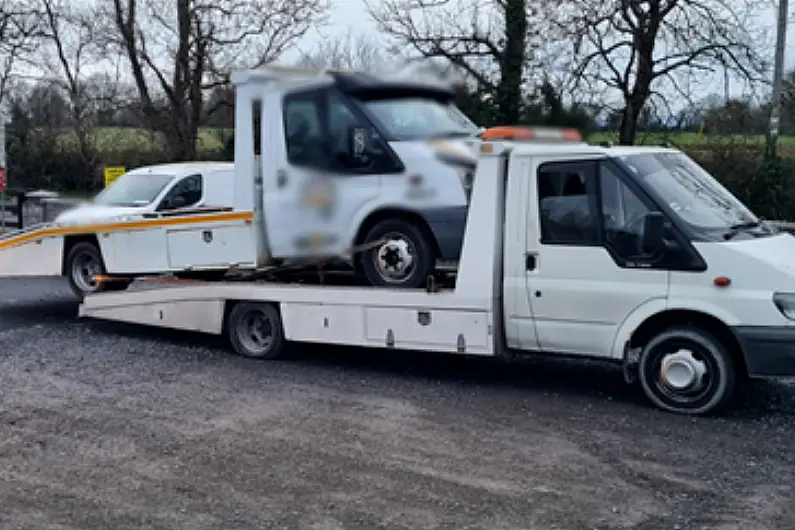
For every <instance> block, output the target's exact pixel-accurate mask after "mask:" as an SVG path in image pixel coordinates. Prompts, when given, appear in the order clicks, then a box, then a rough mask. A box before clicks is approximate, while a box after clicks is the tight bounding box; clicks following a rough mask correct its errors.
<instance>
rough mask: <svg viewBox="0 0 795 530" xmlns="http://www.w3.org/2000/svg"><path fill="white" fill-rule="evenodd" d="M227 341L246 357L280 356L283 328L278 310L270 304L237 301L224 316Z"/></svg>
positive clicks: (264, 357)
mask: <svg viewBox="0 0 795 530" xmlns="http://www.w3.org/2000/svg"><path fill="white" fill-rule="evenodd" d="M226 330H227V334H228V336H229V342H231V343H232V347H233V348H234V349H235V351H236V352H237V353H238V354H239V355H242V356H243V357H248V358H250V359H268V360H271V359H277V358H279V357H281V356H283V355H284V350H285V347H284V330H283V329H282V319H281V315H280V314H279V310H278V309H277V308H276V307H275V306H273V305H272V304H265V303H250V302H240V303H238V304H235V306H234V307H233V308H232V310H231V311H230V312H229V315H228V316H227V319H226Z"/></svg>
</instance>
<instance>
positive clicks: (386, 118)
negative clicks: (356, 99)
mask: <svg viewBox="0 0 795 530" xmlns="http://www.w3.org/2000/svg"><path fill="white" fill-rule="evenodd" d="M362 103H363V104H364V107H365V108H366V109H367V110H368V111H369V112H371V113H372V114H373V115H374V116H375V117H376V119H377V120H378V121H379V122H380V123H381V124H383V126H384V128H385V131H384V132H386V133H387V134H389V135H390V136H392V137H394V138H396V139H397V140H398V141H408V140H427V139H429V138H434V137H439V136H444V137H448V138H452V137H467V136H474V135H476V134H478V132H479V129H478V126H477V125H475V124H474V123H473V122H472V120H470V119H469V118H468V117H467V116H466V114H464V113H463V112H461V110H460V109H459V108H458V107H456V106H455V105H454V104H453V103H452V102H441V101H438V100H436V99H433V98H430V97H400V98H378V99H367V100H366V101H363V102H362Z"/></svg>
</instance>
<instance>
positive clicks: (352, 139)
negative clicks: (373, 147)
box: [348, 125, 368, 158]
mask: <svg viewBox="0 0 795 530" xmlns="http://www.w3.org/2000/svg"><path fill="white" fill-rule="evenodd" d="M367 144H368V142H367V129H365V128H364V127H356V126H355V125H351V126H350V127H348V153H349V154H350V155H351V156H352V157H353V158H361V157H363V156H364V155H365V153H366V152H367Z"/></svg>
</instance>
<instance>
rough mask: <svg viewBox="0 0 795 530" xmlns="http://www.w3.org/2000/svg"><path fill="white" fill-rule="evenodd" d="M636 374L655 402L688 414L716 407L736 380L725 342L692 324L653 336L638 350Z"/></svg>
mask: <svg viewBox="0 0 795 530" xmlns="http://www.w3.org/2000/svg"><path fill="white" fill-rule="evenodd" d="M638 376H639V380H640V384H641V387H642V388H643V391H644V392H645V394H646V396H647V397H648V398H649V399H650V400H651V401H652V402H653V403H654V404H655V405H657V406H658V407H660V408H661V409H664V410H667V411H670V412H676V413H680V414H691V415H696V414H707V413H710V412H715V411H717V410H719V409H720V408H721V407H722V406H723V405H725V404H726V402H728V401H729V399H730V398H731V396H732V393H733V392H734V387H735V382H736V373H735V369H734V363H733V362H732V359H731V356H730V355H729V352H728V350H727V348H726V346H725V345H724V344H723V343H722V342H721V341H719V340H718V339H716V338H715V337H714V336H713V335H712V334H710V333H708V332H706V331H704V330H703V329H700V328H697V327H692V326H675V327H671V328H668V329H665V330H663V331H662V332H661V333H659V334H657V335H656V336H654V337H652V339H651V340H650V341H649V342H648V344H646V346H645V347H644V348H643V351H642V352H641V355H640V363H639V366H638Z"/></svg>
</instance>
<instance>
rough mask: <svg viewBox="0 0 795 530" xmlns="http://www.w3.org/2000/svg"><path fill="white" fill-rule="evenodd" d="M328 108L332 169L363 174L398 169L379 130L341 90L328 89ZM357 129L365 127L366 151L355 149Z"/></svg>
mask: <svg viewBox="0 0 795 530" xmlns="http://www.w3.org/2000/svg"><path fill="white" fill-rule="evenodd" d="M328 110H329V113H328V114H329V137H330V138H329V143H330V145H332V146H333V149H334V158H333V162H332V164H333V167H332V169H336V170H338V171H342V172H346V171H352V172H355V173H364V174H372V173H389V172H392V171H395V170H396V169H397V168H396V165H395V162H394V160H392V158H391V157H390V156H389V154H388V153H387V149H386V145H385V144H384V141H383V140H382V139H381V138H380V137H379V135H378V133H377V131H376V130H375V129H374V128H373V126H372V125H370V124H369V123H367V122H366V121H365V120H363V119H361V118H360V117H359V115H357V114H356V113H355V112H354V111H353V110H352V109H351V107H350V105H349V104H348V103H347V102H346V101H345V100H344V99H342V98H341V97H340V96H339V95H338V94H335V93H329V97H328ZM354 129H360V130H363V131H364V142H365V144H364V146H363V147H364V151H363V152H362V153H360V154H356V153H354V152H353V151H354V149H353V147H354V144H355V142H356V140H354V138H353V134H354Z"/></svg>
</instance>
